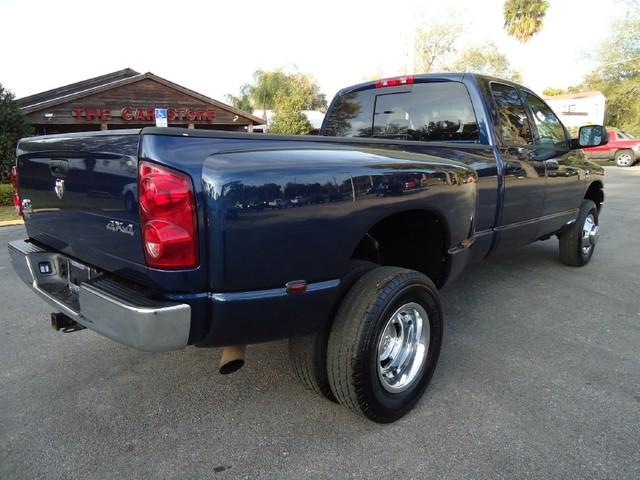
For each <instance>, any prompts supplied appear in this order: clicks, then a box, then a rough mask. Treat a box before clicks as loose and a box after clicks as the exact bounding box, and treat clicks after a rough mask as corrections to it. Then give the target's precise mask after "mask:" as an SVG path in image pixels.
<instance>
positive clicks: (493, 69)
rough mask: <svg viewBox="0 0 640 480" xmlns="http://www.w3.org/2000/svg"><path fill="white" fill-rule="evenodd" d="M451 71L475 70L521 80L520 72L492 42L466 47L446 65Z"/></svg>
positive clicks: (516, 80) (518, 81)
mask: <svg viewBox="0 0 640 480" xmlns="http://www.w3.org/2000/svg"><path fill="white" fill-rule="evenodd" d="M447 70H449V71H452V72H475V73H484V74H486V75H493V76H496V77H500V78H505V79H507V80H512V81H514V82H517V83H520V82H522V74H521V73H520V72H519V71H517V70H514V69H513V68H512V67H511V65H510V63H509V60H508V59H507V56H506V55H505V54H503V53H501V52H500V51H499V50H498V47H496V46H495V45H494V44H493V43H488V44H486V45H485V46H484V47H477V46H473V47H467V48H466V49H464V50H463V51H462V52H461V53H460V54H459V55H458V57H457V58H456V59H455V60H454V61H453V62H451V63H450V64H449V65H448V66H447Z"/></svg>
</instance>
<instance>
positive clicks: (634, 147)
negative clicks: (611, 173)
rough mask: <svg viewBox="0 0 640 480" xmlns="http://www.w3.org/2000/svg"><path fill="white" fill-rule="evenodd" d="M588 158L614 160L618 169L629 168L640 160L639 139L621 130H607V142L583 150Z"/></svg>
mask: <svg viewBox="0 0 640 480" xmlns="http://www.w3.org/2000/svg"><path fill="white" fill-rule="evenodd" d="M584 153H586V154H587V155H588V156H589V157H590V158H606V159H607V160H614V161H615V162H616V165H618V166H619V167H631V166H632V165H633V164H634V163H636V160H640V139H638V138H634V137H632V136H631V135H629V134H628V133H625V132H623V131H622V130H612V129H610V130H609V142H608V143H607V144H606V145H601V146H599V147H591V148H585V149H584Z"/></svg>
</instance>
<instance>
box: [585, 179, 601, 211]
mask: <svg viewBox="0 0 640 480" xmlns="http://www.w3.org/2000/svg"><path fill="white" fill-rule="evenodd" d="M584 198H585V199H587V200H593V202H594V203H595V204H596V207H598V211H600V208H601V207H602V203H603V202H604V191H603V190H602V184H601V183H600V182H593V183H592V184H591V185H589V188H588V189H587V193H585V194H584Z"/></svg>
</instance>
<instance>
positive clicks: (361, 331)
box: [327, 267, 443, 423]
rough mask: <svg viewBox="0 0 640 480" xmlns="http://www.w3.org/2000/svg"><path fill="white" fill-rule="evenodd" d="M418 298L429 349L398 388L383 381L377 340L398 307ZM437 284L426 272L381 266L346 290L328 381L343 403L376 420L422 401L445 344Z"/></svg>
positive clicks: (330, 350)
mask: <svg viewBox="0 0 640 480" xmlns="http://www.w3.org/2000/svg"><path fill="white" fill-rule="evenodd" d="M409 304H418V305H419V306H421V307H422V308H423V309H424V311H425V312H426V314H427V317H428V320H427V321H426V322H424V323H425V326H426V327H428V328H429V334H430V336H429V342H428V348H427V353H426V355H425V358H424V360H422V363H421V364H420V365H421V366H420V368H419V369H417V370H416V372H417V373H416V376H415V378H414V380H413V381H412V382H410V383H408V384H407V385H406V386H405V387H404V388H405V390H403V391H400V392H390V391H388V390H387V388H386V387H385V386H384V385H383V381H382V379H381V376H380V375H379V372H378V368H379V365H380V360H379V351H378V346H379V344H380V342H381V340H382V335H383V333H385V329H386V328H387V325H388V323H387V322H389V321H390V320H391V318H392V317H394V318H395V315H394V313H395V312H396V311H397V310H398V309H399V308H402V307H403V306H405V305H409ZM442 330H443V325H442V308H441V305H440V300H439V296H438V290H437V289H436V286H435V285H434V284H433V282H432V281H431V280H429V278H427V277H426V276H425V275H423V274H421V273H419V272H416V271H413V270H407V269H404V268H397V267H379V268H376V269H375V270H372V271H370V272H368V273H367V274H366V275H364V276H363V277H361V278H360V280H358V281H357V282H356V284H355V285H354V286H353V288H352V289H351V291H349V293H348V294H347V295H346V296H345V298H344V300H343V301H342V304H341V305H340V308H339V309H338V313H337V315H336V318H335V320H334V323H333V326H332V328H331V333H330V335H329V344H328V351H327V370H328V374H329V383H330V385H331V390H332V391H333V393H334V395H335V397H336V399H337V400H338V402H340V403H341V404H342V405H344V406H346V407H347V408H349V409H351V410H353V411H354V412H356V413H359V414H361V415H363V416H365V417H367V418H369V419H371V420H373V421H375V422H378V423H389V422H393V421H394V420H397V419H398V418H400V417H402V416H403V415H405V414H406V413H407V412H408V411H409V410H411V409H412V408H413V407H414V406H415V404H416V403H417V402H418V400H419V399H420V397H421V396H422V394H423V393H424V391H425V389H426V388H427V386H428V385H429V381H430V380H431V377H432V376H433V372H434V371H435V368H436V364H437V363H438V357H439V355H440V347H441V345H442Z"/></svg>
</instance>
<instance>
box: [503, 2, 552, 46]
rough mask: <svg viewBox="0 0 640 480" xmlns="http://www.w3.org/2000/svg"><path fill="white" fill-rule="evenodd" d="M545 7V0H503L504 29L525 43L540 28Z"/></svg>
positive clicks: (545, 10) (546, 3)
mask: <svg viewBox="0 0 640 480" xmlns="http://www.w3.org/2000/svg"><path fill="white" fill-rule="evenodd" d="M547 8H549V3H548V2H547V0H505V2H504V29H505V30H506V31H507V33H508V34H509V35H510V36H512V37H514V38H516V39H517V40H518V41H520V42H522V43H525V42H527V41H529V40H530V39H531V37H533V36H534V35H535V34H536V33H538V32H539V31H540V30H542V26H543V22H544V16H545V14H546V13H547Z"/></svg>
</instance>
